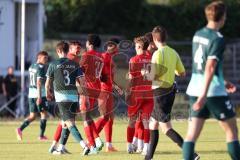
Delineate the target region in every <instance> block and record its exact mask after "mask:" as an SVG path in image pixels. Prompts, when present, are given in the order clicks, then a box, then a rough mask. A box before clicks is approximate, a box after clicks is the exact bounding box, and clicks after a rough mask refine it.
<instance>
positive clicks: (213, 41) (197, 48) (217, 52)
mask: <svg viewBox="0 0 240 160" xmlns="http://www.w3.org/2000/svg"><path fill="white" fill-rule="evenodd" d="M224 49H225V42H224V38H223V35H222V34H221V33H219V32H218V31H216V30H212V29H209V28H207V27H204V28H202V29H200V30H199V31H197V32H196V33H195V35H194V37H193V41H192V56H193V63H192V77H191V81H190V83H189V85H188V88H187V94H188V95H190V96H197V97H198V96H200V93H201V90H202V89H203V82H204V74H205V73H204V72H205V65H206V62H207V60H208V59H215V60H216V61H217V66H216V69H215V72H214V75H213V79H212V81H211V83H210V86H209V90H208V94H207V97H214V96H225V95H227V93H226V90H225V86H224V78H223V70H222V65H223V53H224Z"/></svg>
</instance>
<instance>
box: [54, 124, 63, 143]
mask: <svg viewBox="0 0 240 160" xmlns="http://www.w3.org/2000/svg"><path fill="white" fill-rule="evenodd" d="M61 133H62V123H61V122H60V123H58V126H57V129H56V131H55V134H54V137H53V139H54V140H55V141H56V142H58V141H59V139H60V137H61Z"/></svg>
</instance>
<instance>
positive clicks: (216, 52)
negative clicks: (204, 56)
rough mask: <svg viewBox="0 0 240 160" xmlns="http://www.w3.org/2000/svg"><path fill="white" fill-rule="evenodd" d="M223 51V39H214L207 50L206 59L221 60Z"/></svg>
mask: <svg viewBox="0 0 240 160" xmlns="http://www.w3.org/2000/svg"><path fill="white" fill-rule="evenodd" d="M224 49H225V42H224V39H223V38H217V39H215V40H214V41H213V42H212V44H211V46H210V48H209V54H208V59H216V60H218V61H219V60H221V59H222V57H223V52H224Z"/></svg>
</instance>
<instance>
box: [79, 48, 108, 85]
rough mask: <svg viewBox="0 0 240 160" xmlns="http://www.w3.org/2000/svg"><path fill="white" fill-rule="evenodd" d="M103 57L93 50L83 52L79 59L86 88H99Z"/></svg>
mask: <svg viewBox="0 0 240 160" xmlns="http://www.w3.org/2000/svg"><path fill="white" fill-rule="evenodd" d="M103 64H104V63H103V59H102V56H101V54H100V53H98V52H97V51H95V50H91V51H87V52H85V53H83V55H82V57H81V61H80V66H81V67H82V69H83V71H84V73H85V78H86V83H87V87H88V88H92V89H100V87H101V84H100V76H101V72H102V68H103Z"/></svg>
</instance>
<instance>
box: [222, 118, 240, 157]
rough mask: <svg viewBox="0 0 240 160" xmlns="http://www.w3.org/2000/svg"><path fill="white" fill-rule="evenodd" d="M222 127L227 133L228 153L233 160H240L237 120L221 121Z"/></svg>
mask: <svg viewBox="0 0 240 160" xmlns="http://www.w3.org/2000/svg"><path fill="white" fill-rule="evenodd" d="M219 124H220V126H221V127H222V128H223V130H224V131H225V133H226V142H227V148H228V153H229V154H230V156H231V158H232V159H233V160H239V159H240V146H239V140H238V128H237V123H236V119H235V118H231V119H228V120H225V121H219Z"/></svg>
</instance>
